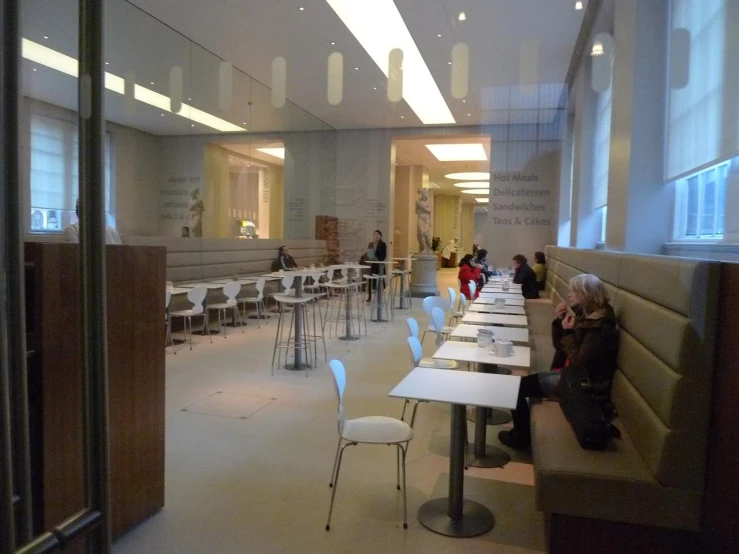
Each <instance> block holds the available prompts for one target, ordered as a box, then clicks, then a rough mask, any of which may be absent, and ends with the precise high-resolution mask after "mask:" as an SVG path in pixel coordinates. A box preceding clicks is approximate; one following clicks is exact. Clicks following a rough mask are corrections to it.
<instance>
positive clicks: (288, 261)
mask: <svg viewBox="0 0 739 554" xmlns="http://www.w3.org/2000/svg"><path fill="white" fill-rule="evenodd" d="M277 267H278V269H284V270H286V271H287V270H289V269H295V268H296V267H298V265H297V264H296V263H295V258H293V257H292V256H291V255H290V252H288V250H287V246H280V252H279V254H278V256H277Z"/></svg>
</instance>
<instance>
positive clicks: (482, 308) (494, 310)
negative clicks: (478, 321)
mask: <svg viewBox="0 0 739 554" xmlns="http://www.w3.org/2000/svg"><path fill="white" fill-rule="evenodd" d="M467 309H468V310H469V311H471V312H482V313H486V314H511V315H526V310H524V308H523V306H503V307H502V308H499V307H498V306H496V305H495V304H478V303H477V302H473V303H472V304H471V305H470V306H469V307H468V308H467Z"/></svg>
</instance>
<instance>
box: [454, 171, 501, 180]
mask: <svg viewBox="0 0 739 554" xmlns="http://www.w3.org/2000/svg"><path fill="white" fill-rule="evenodd" d="M444 177H446V178H447V179H453V180H455V181H489V180H490V173H486V172H484V171H464V172H462V173H447V174H446V175H444Z"/></svg>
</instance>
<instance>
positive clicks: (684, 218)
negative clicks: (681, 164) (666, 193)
mask: <svg viewBox="0 0 739 554" xmlns="http://www.w3.org/2000/svg"><path fill="white" fill-rule="evenodd" d="M730 166H731V161H724V162H721V163H718V164H716V165H713V166H711V167H708V168H705V169H702V170H701V171H698V172H695V173H692V174H690V175H686V176H685V177H682V178H680V179H678V180H677V181H676V183H675V185H676V186H675V188H676V190H675V194H676V202H675V225H674V233H673V240H677V241H723V240H724V236H725V231H726V229H725V228H724V229H720V227H721V223H720V222H721V221H723V225H724V226H725V225H726V221H725V220H726V217H725V216H726V185H727V181H728V175H729V169H730ZM711 182H715V189H714V191H713V204H714V205H713V214H712V218H713V224H712V233H710V234H707V233H703V232H702V231H703V219H704V216H705V213H704V211H705V210H704V206H705V204H704V203H705V197H706V184H707V183H711ZM695 185H697V190H695V191H694V192H695V194H694V195H693V196H695V197H696V198H694V199H693V202H691V186H695ZM721 198H723V202H724V204H723V206H721V202H720V199H721ZM693 204H695V205H693ZM691 214H693V216H691ZM691 217H694V218H695V223H694V226H695V233H694V234H688V232H689V227H693V224H690V223H689V219H690V218H691ZM719 231H720V232H719Z"/></svg>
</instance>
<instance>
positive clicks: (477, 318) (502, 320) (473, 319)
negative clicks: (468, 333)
mask: <svg viewBox="0 0 739 554" xmlns="http://www.w3.org/2000/svg"><path fill="white" fill-rule="evenodd" d="M462 323H468V324H472V325H512V326H514V327H528V322H527V321H526V316H525V315H508V314H480V313H476V312H467V313H466V314H464V317H462Z"/></svg>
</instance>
